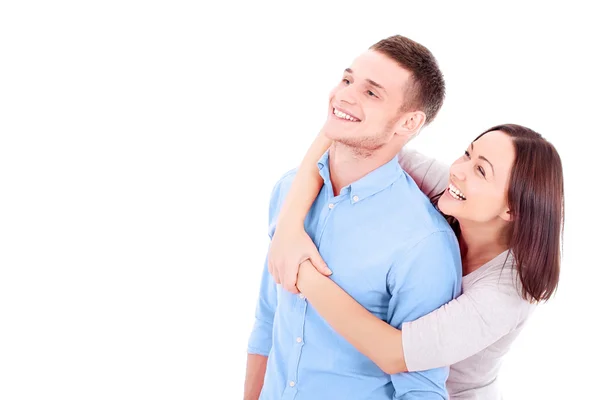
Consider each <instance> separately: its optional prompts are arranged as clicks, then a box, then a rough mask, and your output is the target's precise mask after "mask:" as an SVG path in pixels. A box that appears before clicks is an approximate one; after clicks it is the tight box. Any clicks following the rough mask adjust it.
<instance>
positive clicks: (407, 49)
mask: <svg viewBox="0 0 600 400" xmlns="http://www.w3.org/2000/svg"><path fill="white" fill-rule="evenodd" d="M443 98H444V80H443V76H442V74H441V72H440V70H439V68H438V66H437V63H436V61H435V59H434V57H433V56H432V55H431V53H430V52H429V51H428V50H427V49H426V48H425V47H423V46H421V45H420V44H418V43H415V42H413V41H412V40H410V39H407V38H405V37H402V36H393V37H390V38H387V39H384V40H382V41H380V42H378V43H377V44H375V45H373V46H372V47H371V48H370V49H369V50H368V51H366V52H365V53H363V54H362V55H360V56H359V57H358V58H357V59H356V60H355V61H354V62H353V64H352V65H351V67H350V68H347V69H346V70H345V71H344V75H343V77H342V80H341V81H340V83H339V84H338V86H337V87H335V88H334V90H333V91H332V93H331V95H330V114H329V116H328V119H327V121H326V123H325V126H324V128H323V131H324V132H325V133H326V135H327V137H329V138H330V139H331V140H332V141H333V145H332V146H331V148H330V149H329V150H328V151H327V152H326V153H325V154H324V155H323V157H322V158H321V160H320V162H319V169H320V173H321V176H322V177H323V180H324V186H323V189H322V190H321V192H320V194H319V195H318V197H317V199H316V200H315V202H314V204H313V206H312V208H311V210H310V212H309V213H308V215H307V217H306V221H305V228H306V231H307V233H308V234H309V235H310V237H311V238H312V240H313V241H314V242H315V244H316V245H317V247H318V249H319V252H320V253H321V255H322V256H323V259H324V260H325V261H326V262H327V265H328V266H329V267H330V268H331V270H332V271H333V274H332V275H331V279H333V280H334V281H335V282H336V283H337V284H338V285H340V286H341V287H342V288H343V289H344V290H346V291H347V292H348V293H349V294H350V295H351V296H352V297H354V298H355V299H356V300H357V301H358V302H359V303H361V304H362V305H363V306H364V307H366V308H367V309H368V310H369V311H371V312H372V313H373V314H375V315H377V316H379V317H380V318H381V319H383V320H385V321H387V322H388V323H389V324H391V325H393V326H395V327H400V326H401V324H402V322H404V321H411V320H414V319H417V318H418V317H420V316H422V315H425V314H427V313H429V312H431V311H433V310H435V309H437V308H439V307H440V306H441V305H443V304H445V303H447V302H449V301H450V300H452V299H453V298H454V297H456V296H457V295H458V293H459V290H460V277H461V265H460V252H459V248H458V243H457V241H456V238H455V236H454V234H453V233H452V231H451V229H450V227H449V226H448V224H447V223H446V221H445V220H444V219H443V218H442V217H441V216H440V215H439V213H438V212H437V211H435V209H434V208H433V206H432V205H431V203H430V202H429V199H428V198H427V197H426V196H425V195H423V193H422V192H421V191H420V190H419V188H418V187H417V185H416V184H415V182H414V181H413V180H412V179H411V178H410V177H409V176H408V175H407V174H406V173H404V171H403V170H402V169H401V168H400V166H399V165H398V161H397V158H396V156H397V154H398V152H399V151H400V150H401V149H402V147H403V146H404V145H405V144H406V143H407V142H408V141H409V140H410V139H411V138H412V137H413V136H414V135H416V134H417V133H418V132H419V130H420V129H421V128H422V127H423V125H424V124H425V123H426V122H430V121H431V120H433V118H434V117H435V115H436V114H437V112H438V110H439V108H440V107H441V105H442V102H443ZM293 177H294V171H292V172H290V173H288V174H286V175H284V177H283V178H281V180H280V181H279V182H278V183H277V184H276V185H275V188H274V190H273V193H272V196H271V205H270V213H269V220H270V224H271V228H270V232H269V234H270V236H271V237H272V235H273V233H274V226H275V222H276V220H277V215H278V214H279V211H280V207H281V204H282V202H283V200H284V198H285V196H286V194H287V192H288V190H289V188H290V185H291V182H292V179H293ZM248 353H249V354H248V366H247V372H246V387H245V397H246V398H247V399H257V398H258V397H259V395H260V399H264V400H271V399H295V400H304V399H310V400H319V399H324V400H325V399H326V400H332V399H340V400H346V399H375V400H377V399H392V398H403V399H412V398H419V399H423V398H426V399H440V398H447V392H446V389H445V381H446V378H447V374H448V369H447V368H440V369H436V370H429V371H424V372H419V373H405V374H394V375H389V374H387V373H385V372H384V371H383V370H382V369H381V368H379V367H378V366H377V365H375V364H374V363H373V362H372V361H371V360H369V359H368V358H367V357H365V356H364V355H362V354H361V353H359V352H358V351H357V350H356V349H355V348H354V347H352V346H351V345H350V344H349V343H348V342H347V341H346V340H344V339H343V338H342V337H341V336H339V335H338V334H337V333H336V332H335V331H333V329H332V328H331V327H330V326H329V325H328V324H327V323H326V322H325V321H324V320H323V319H322V318H321V317H320V316H319V315H318V314H317V313H316V312H315V310H314V309H313V308H312V307H311V305H310V304H309V303H307V302H306V300H305V299H304V297H303V295H302V294H299V295H296V294H293V293H290V292H288V291H285V290H283V289H282V288H281V286H278V285H276V283H275V281H274V280H273V278H272V276H271V275H270V274H269V271H268V269H267V266H266V265H265V269H264V272H263V278H262V283H261V290H260V298H259V301H258V305H257V308H256V322H255V326H254V329H253V331H252V335H251V337H250V341H249V346H248Z"/></svg>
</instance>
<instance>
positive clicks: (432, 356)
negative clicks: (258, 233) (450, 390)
mask: <svg viewBox="0 0 600 400" xmlns="http://www.w3.org/2000/svg"><path fill="white" fill-rule="evenodd" d="M511 270H512V268H511V267H510V266H507V267H506V269H503V270H502V272H498V273H497V274H490V275H489V276H488V277H487V278H486V279H485V280H482V281H480V282H479V283H477V284H475V285H474V286H473V287H472V288H470V289H469V290H468V291H467V292H465V293H463V294H462V295H460V296H459V297H458V298H456V299H454V300H452V301H451V302H449V303H448V304H445V305H443V306H442V307H440V308H438V309H437V310H435V311H432V312H431V313H429V314H427V315H425V316H423V317H421V318H419V319H417V320H415V321H412V322H405V323H404V324H402V330H400V329H396V328H394V327H392V326H390V325H389V324H387V323H386V322H385V321H382V320H380V319H379V318H377V317H376V316H374V315H373V314H371V313H370V312H369V311H368V310H367V309H365V308H364V307H363V306H362V305H360V304H359V303H358V302H357V301H356V300H354V299H353V298H352V297H351V296H350V295H349V294H348V293H346V292H345V291H344V290H343V289H342V288H341V287H339V286H338V285H337V284H336V283H335V282H334V281H332V280H331V279H329V278H328V277H325V276H323V275H321V274H320V273H319V272H318V271H316V270H315V269H314V268H313V267H312V266H311V265H310V264H309V263H308V262H305V263H302V265H301V266H300V271H299V274H298V289H300V291H301V292H302V293H303V294H304V295H305V296H306V298H307V300H308V301H309V302H310V304H311V305H312V306H313V307H314V308H315V310H316V311H317V312H318V313H319V315H320V316H321V317H323V318H324V319H325V321H327V323H329V324H330V325H331V327H332V328H333V329H334V330H335V331H336V332H337V333H339V334H340V335H341V336H342V337H344V338H345V339H346V340H348V342H350V344H352V345H353V346H354V347H355V348H356V349H357V350H358V351H360V352H361V353H362V354H364V355H365V356H367V357H368V358H369V359H370V360H371V361H373V362H374V363H375V364H377V366H379V368H381V369H382V370H383V371H384V372H386V373H388V374H395V373H399V372H406V371H424V370H428V369H433V368H439V367H443V366H449V365H452V364H455V363H457V362H459V361H462V360H464V359H466V358H468V357H471V356H473V355H475V354H477V353H479V352H480V351H482V350H483V349H485V348H486V347H488V346H490V345H492V344H493V343H495V342H496V341H498V340H499V339H500V338H502V337H504V336H505V335H506V334H508V333H509V332H511V331H512V330H514V329H516V328H517V327H518V326H519V325H520V324H521V323H522V322H523V321H524V320H525V319H526V318H527V316H528V315H529V313H530V312H531V308H532V307H533V305H531V304H530V303H528V302H527V301H525V300H523V298H522V297H521V296H520V294H519V291H518V289H517V288H516V287H515V285H514V275H512V273H511V272H510V271H511Z"/></svg>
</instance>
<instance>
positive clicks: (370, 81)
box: [345, 68, 387, 93]
mask: <svg viewBox="0 0 600 400" xmlns="http://www.w3.org/2000/svg"><path fill="white" fill-rule="evenodd" d="M345 71H346V72H347V73H349V74H352V73H354V71H352V68H346V69H345ZM366 81H367V82H369V85H372V86H375V87H376V88H378V89H381V90H383V91H384V92H385V93H387V91H386V90H385V88H384V87H383V86H381V85H380V84H379V83H377V82H375V81H374V80H372V79H367V80H366Z"/></svg>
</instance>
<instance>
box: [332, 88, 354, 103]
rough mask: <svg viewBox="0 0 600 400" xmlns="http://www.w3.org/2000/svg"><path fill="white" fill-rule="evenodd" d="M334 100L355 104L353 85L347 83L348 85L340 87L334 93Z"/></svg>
mask: <svg viewBox="0 0 600 400" xmlns="http://www.w3.org/2000/svg"><path fill="white" fill-rule="evenodd" d="M335 97H336V100H338V101H339V102H344V103H348V104H356V89H355V87H354V85H352V84H349V85H348V86H344V87H342V88H341V89H340V90H339V91H338V92H337V93H336V96H335Z"/></svg>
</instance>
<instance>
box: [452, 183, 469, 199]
mask: <svg viewBox="0 0 600 400" xmlns="http://www.w3.org/2000/svg"><path fill="white" fill-rule="evenodd" d="M448 192H450V196H452V197H454V198H455V199H456V200H466V199H467V198H466V197H465V195H464V194H463V192H461V191H460V190H459V189H458V188H457V187H456V186H454V185H453V184H451V183H450V184H449V185H448Z"/></svg>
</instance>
